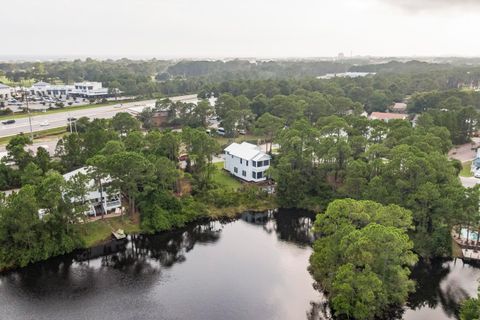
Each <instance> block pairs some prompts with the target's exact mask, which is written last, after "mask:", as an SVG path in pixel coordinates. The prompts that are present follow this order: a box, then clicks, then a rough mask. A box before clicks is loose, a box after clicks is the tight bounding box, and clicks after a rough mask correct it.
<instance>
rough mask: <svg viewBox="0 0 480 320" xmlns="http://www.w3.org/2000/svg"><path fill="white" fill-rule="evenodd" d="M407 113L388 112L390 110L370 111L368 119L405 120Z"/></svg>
mask: <svg viewBox="0 0 480 320" xmlns="http://www.w3.org/2000/svg"><path fill="white" fill-rule="evenodd" d="M407 118H408V115H407V114H403V113H390V112H372V113H371V114H370V116H368V119H370V120H381V121H385V122H388V121H390V120H394V119H400V120H407Z"/></svg>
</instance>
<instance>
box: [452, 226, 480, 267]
mask: <svg viewBox="0 0 480 320" xmlns="http://www.w3.org/2000/svg"><path fill="white" fill-rule="evenodd" d="M452 239H453V240H454V241H455V242H456V243H457V244H458V245H459V246H460V248H461V249H462V257H461V258H462V259H465V260H476V261H480V242H477V241H475V240H467V239H464V238H462V237H461V236H460V235H459V234H458V233H457V232H456V231H455V230H452Z"/></svg>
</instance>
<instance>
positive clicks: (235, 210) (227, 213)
mask: <svg viewBox="0 0 480 320" xmlns="http://www.w3.org/2000/svg"><path fill="white" fill-rule="evenodd" d="M275 209H278V206H277V204H276V201H275V199H274V198H272V199H271V200H269V201H264V202H263V203H261V204H258V205H256V206H251V207H250V206H244V205H240V206H236V207H226V208H215V207H209V208H208V214H207V215H205V216H199V217H197V218H195V219H193V220H191V221H188V222H187V223H194V222H198V221H201V220H206V221H214V220H220V219H237V218H238V217H239V216H240V215H241V214H242V213H245V212H253V213H261V212H264V211H267V210H275ZM118 220H126V222H127V223H128V222H130V224H129V226H130V227H136V228H137V229H135V230H132V229H130V230H132V231H130V232H128V231H126V232H125V234H126V235H143V234H145V235H146V234H150V233H148V232H145V231H143V230H142V229H141V227H140V219H137V220H138V221H137V222H132V217H131V216H128V215H125V216H121V217H112V218H105V219H103V220H97V221H93V222H89V223H88V224H104V225H106V224H109V225H110V222H112V221H116V222H117V223H118ZM122 222H125V221H122ZM182 227H184V226H175V227H173V228H171V229H168V230H162V231H157V232H155V233H153V234H157V233H162V232H170V231H175V230H177V229H181V228H182ZM102 235H103V236H102V238H101V239H99V240H96V241H90V242H88V243H87V245H85V246H81V247H78V248H75V249H73V250H72V251H70V252H65V253H63V254H61V255H57V256H51V257H48V258H47V259H44V260H40V261H36V262H33V263H29V264H27V265H26V266H23V267H12V268H5V269H0V275H2V274H5V273H8V272H13V271H16V270H21V269H23V268H27V267H28V266H31V265H33V264H36V263H41V262H44V261H47V260H48V259H52V258H56V257H60V256H62V255H67V254H71V253H73V252H75V251H76V250H88V249H92V248H94V247H98V246H101V245H105V244H107V243H108V242H110V241H112V239H113V238H112V232H111V231H110V230H108V232H107V231H106V230H104V231H102ZM81 239H82V241H84V242H85V241H88V240H87V239H88V238H87V235H81Z"/></svg>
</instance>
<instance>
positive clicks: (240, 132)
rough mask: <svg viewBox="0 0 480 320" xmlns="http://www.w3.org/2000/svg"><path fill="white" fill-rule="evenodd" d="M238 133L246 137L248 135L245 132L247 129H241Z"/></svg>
mask: <svg viewBox="0 0 480 320" xmlns="http://www.w3.org/2000/svg"><path fill="white" fill-rule="evenodd" d="M238 133H239V134H243V135H246V134H247V130H245V129H239V130H238Z"/></svg>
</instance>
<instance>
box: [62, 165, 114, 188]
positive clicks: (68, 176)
mask: <svg viewBox="0 0 480 320" xmlns="http://www.w3.org/2000/svg"><path fill="white" fill-rule="evenodd" d="M91 168H92V167H81V168H79V169H77V170H73V171H70V172H67V173H65V174H64V175H63V178H64V179H65V181H69V180H70V179H72V178H73V177H74V176H76V175H77V174H79V173H81V174H84V175H88V174H89V173H90V171H89V170H91ZM110 181H111V179H110V177H106V178H102V183H109V182H110ZM93 184H94V181H93V179H91V180H90V182H89V185H91V186H92V185H93Z"/></svg>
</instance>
